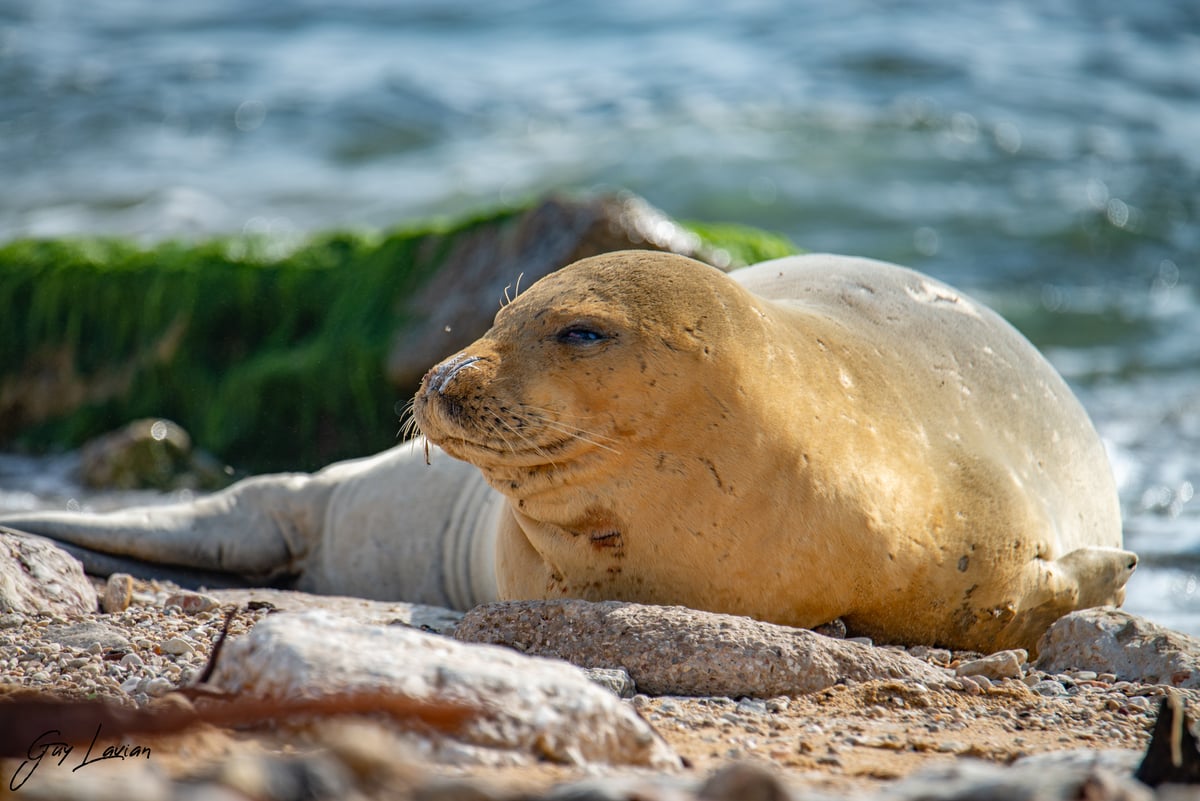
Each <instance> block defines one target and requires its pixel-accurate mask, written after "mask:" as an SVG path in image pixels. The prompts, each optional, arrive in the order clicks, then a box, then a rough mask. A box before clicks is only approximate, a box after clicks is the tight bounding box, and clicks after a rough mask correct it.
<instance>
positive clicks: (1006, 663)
mask: <svg viewBox="0 0 1200 801" xmlns="http://www.w3.org/2000/svg"><path fill="white" fill-rule="evenodd" d="M1028 658H1029V655H1028V654H1027V653H1025V651H1024V650H1023V649H1020V648H1017V649H1014V650H1011V651H997V652H996V653H994V654H992V655H991V656H985V657H983V658H982V659H972V660H971V661H969V662H963V663H962V664H960V665H959V666H958V667H957V668H955V669H954V675H956V676H983V677H985V678H988V679H992V680H993V681H999V680H1000V679H1019V678H1021V665H1024V664H1025V660H1026V659H1028Z"/></svg>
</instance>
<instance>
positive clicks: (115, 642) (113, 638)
mask: <svg viewBox="0 0 1200 801" xmlns="http://www.w3.org/2000/svg"><path fill="white" fill-rule="evenodd" d="M44 636H45V638H46V639H47V640H49V641H50V642H56V643H58V644H59V645H67V646H70V647H71V648H78V649H79V650H81V651H90V652H94V653H101V652H102V651H104V650H105V649H109V650H114V651H128V650H131V649H132V648H133V645H132V643H130V642H129V639H128V638H127V637H126V636H125V633H124V632H123V631H121V630H120V629H117V628H114V627H112V626H109V625H108V624H106V623H100V622H98V621H95V620H85V621H83V622H81V623H65V624H57V625H53V626H47V627H46V633H45V635H44Z"/></svg>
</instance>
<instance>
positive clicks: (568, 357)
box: [414, 251, 1136, 651]
mask: <svg viewBox="0 0 1200 801" xmlns="http://www.w3.org/2000/svg"><path fill="white" fill-rule="evenodd" d="M751 290H753V291H751ZM572 326H576V327H578V326H583V327H585V328H587V329H589V330H596V331H598V332H602V333H603V334H604V335H605V337H606V338H605V339H603V340H602V341H599V342H596V343H591V344H579V343H569V342H563V341H560V338H559V334H560V333H561V332H562V331H564V330H565V329H567V328H570V327H572ZM414 412H415V414H416V417H417V420H418V422H419V424H420V427H421V429H422V431H423V432H424V433H425V435H426V436H427V437H428V438H429V439H430V440H431V441H433V442H434V443H436V444H438V445H440V446H441V447H442V448H443V449H444V450H445V451H447V452H448V453H450V454H451V455H453V456H455V457H457V458H459V459H463V460H465V461H468V462H470V463H472V464H474V465H476V466H477V467H478V468H479V469H480V470H481V471H482V472H483V475H484V477H485V478H486V480H487V481H488V483H489V484H490V485H491V486H492V487H493V488H494V489H496V490H498V491H499V492H501V493H502V494H503V495H504V496H505V497H506V498H507V500H508V505H507V510H506V511H504V512H502V513H501V514H502V519H501V522H500V528H499V533H498V541H497V544H496V573H497V585H498V588H499V592H500V595H501V597H503V598H514V599H515V598H554V597H578V598H587V599H594V600H599V599H621V600H629V601H638V602H646V603H659V604H683V605H687V606H691V607H694V608H700V609H709V610H713V611H720V612H730V613H735V614H745V615H750V616H752V617H755V618H759V619H762V620H769V621H774V622H778V623H783V624H788V625H796V626H814V625H818V624H821V623H825V622H828V621H830V620H832V619H834V618H838V617H841V618H843V619H844V620H845V621H846V623H847V625H848V626H849V628H850V629H851V630H852V631H853V632H855V633H859V634H866V635H869V636H872V637H874V638H876V639H878V640H882V641H889V642H910V643H911V642H922V643H936V644H941V645H946V646H951V647H958V648H973V649H979V650H984V651H988V650H994V649H997V648H1002V647H1008V646H1022V647H1026V648H1032V647H1033V646H1034V645H1035V644H1036V640H1037V638H1038V636H1040V634H1041V633H1042V631H1044V629H1045V628H1046V627H1047V626H1048V625H1049V623H1050V622H1052V621H1053V620H1054V619H1056V618H1057V617H1058V616H1060V615H1061V614H1064V613H1065V612H1067V611H1070V610H1072V609H1074V608H1077V607H1079V606H1084V605H1096V604H1105V603H1120V601H1121V600H1122V597H1123V592H1124V590H1123V586H1124V583H1125V581H1126V579H1127V578H1128V576H1129V572H1130V571H1131V570H1132V567H1133V565H1134V564H1135V563H1136V558H1135V557H1134V556H1133V555H1132V554H1130V553H1128V552H1126V551H1121V550H1119V548H1120V546H1121V529H1120V516H1119V511H1118V508H1117V504H1116V493H1115V487H1114V484H1113V480H1112V476H1111V473H1110V470H1109V467H1108V463H1107V460H1106V458H1105V455H1104V451H1103V447H1102V446H1101V444H1100V442H1099V440H1098V438H1097V436H1096V434H1095V432H1094V430H1093V429H1092V427H1091V424H1090V423H1089V421H1088V419H1087V416H1086V414H1085V413H1084V411H1083V409H1082V408H1081V407H1080V406H1079V404H1078V402H1077V401H1076V400H1075V399H1074V397H1073V396H1072V395H1071V393H1070V391H1069V390H1068V388H1067V387H1066V385H1065V384H1064V383H1063V382H1062V380H1061V378H1059V377H1058V375H1057V374H1056V373H1055V372H1054V370H1053V369H1052V368H1051V367H1050V366H1049V364H1048V363H1047V362H1046V361H1045V360H1044V359H1043V358H1042V357H1041V356H1040V355H1039V354H1038V353H1037V352H1036V350H1035V349H1034V348H1033V347H1032V346H1031V345H1030V344H1029V343H1028V342H1027V341H1026V340H1024V338H1022V337H1021V336H1020V335H1019V334H1018V333H1017V332H1016V331H1015V330H1014V329H1012V328H1011V327H1010V326H1009V325H1008V324H1007V323H1005V322H1004V321H1003V320H1001V319H1000V318H999V317H998V316H996V315H995V314H994V313H992V312H991V311H989V310H988V309H986V308H984V307H983V306H982V305H980V304H978V303H977V302H974V301H972V300H970V299H969V298H966V297H964V296H962V295H961V294H959V293H957V292H955V291H954V290H952V289H950V288H949V287H946V286H945V285H943V284H940V283H938V282H936V281H933V280H932V279H929V278H926V277H925V276H921V275H920V274H918V273H915V272H912V271H909V270H905V269H903V268H899V267H895V266H893V265H886V264H882V263H879V262H870V261H866V260H861V259H847V258H844V257H831V256H809V257H797V258H791V259H784V260H780V261H778V262H769V263H766V264H761V265H757V266H756V267H754V268H750V269H748V270H743V271H739V272H738V273H735V274H733V277H730V276H727V275H725V274H722V273H720V272H719V271H717V270H713V269H711V268H708V267H705V266H703V265H700V264H697V263H695V262H691V261H689V260H687V259H684V258H682V257H679V256H673V255H669V254H659V253H650V252H641V251H638V252H624V253H617V254H609V255H606V256H600V257H596V258H593V259H587V260H584V261H582V262H578V263H576V264H574V265H571V266H570V267H567V268H565V269H563V270H561V271H559V272H558V273H555V274H552V275H550V276H548V277H546V278H545V279H543V280H542V281H540V282H538V283H537V284H535V285H534V286H533V287H531V288H530V289H529V290H528V291H526V292H525V293H523V294H521V295H520V296H519V297H518V298H516V299H515V300H514V301H513V303H512V304H511V305H508V306H506V307H505V308H503V309H502V310H501V311H500V313H499V314H498V315H497V317H496V321H495V325H494V327H493V328H492V329H491V330H490V331H489V332H488V333H487V334H486V335H484V337H483V338H481V339H480V340H479V341H477V342H476V343H474V344H473V345H471V346H469V347H468V348H466V349H465V350H464V351H462V352H460V353H459V354H456V355H455V356H454V357H452V358H451V359H449V360H447V361H446V362H443V363H442V364H441V365H439V366H438V367H435V368H434V369H433V370H431V371H430V373H429V374H428V375H427V376H426V380H425V382H423V385H422V389H421V391H420V392H419V393H418V397H417V401H416V404H415V408H414ZM1064 557H1066V558H1064Z"/></svg>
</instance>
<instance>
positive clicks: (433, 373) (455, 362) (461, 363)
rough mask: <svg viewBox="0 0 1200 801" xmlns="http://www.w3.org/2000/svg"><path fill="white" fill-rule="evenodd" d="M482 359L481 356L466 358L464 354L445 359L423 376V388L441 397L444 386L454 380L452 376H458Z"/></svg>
mask: <svg viewBox="0 0 1200 801" xmlns="http://www.w3.org/2000/svg"><path fill="white" fill-rule="evenodd" d="M482 359H483V357H482V356H468V355H466V354H465V353H460V354H458V355H457V356H454V357H452V358H450V359H447V360H446V361H444V362H442V363H441V364H439V365H437V366H435V367H434V368H433V369H432V370H430V371H429V372H428V373H426V374H425V378H424V379H423V380H424V382H425V386H426V387H427V388H428V389H429V391H430V392H436V393H437V394H439V395H441V394H442V393H443V392H444V391H445V389H446V385H447V384H449V383H450V382H451V381H452V380H454V376H456V375H458V373H459V371H460V370H464V369H466V368H467V367H470V366H471V365H473V364H475V362H478V361H482ZM475 369H476V370H478V369H479V368H478V367H476V368H475Z"/></svg>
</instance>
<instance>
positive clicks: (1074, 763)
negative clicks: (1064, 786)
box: [1012, 748, 1142, 776]
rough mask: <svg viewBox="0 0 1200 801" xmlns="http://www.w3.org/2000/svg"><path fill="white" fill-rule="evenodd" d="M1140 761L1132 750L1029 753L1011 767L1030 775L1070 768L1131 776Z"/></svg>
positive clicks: (1089, 749) (1140, 755)
mask: <svg viewBox="0 0 1200 801" xmlns="http://www.w3.org/2000/svg"><path fill="white" fill-rule="evenodd" d="M1141 761H1142V752H1141V751H1135V750H1133V749H1132V748H1076V749H1073V750H1070V751H1045V752H1043V753H1040V754H1030V755H1029V756H1023V757H1021V758H1020V759H1018V760H1016V761H1015V762H1013V763H1012V766H1013V767H1014V768H1017V769H1018V770H1024V771H1031V772H1037V771H1040V770H1045V769H1047V768H1054V769H1059V768H1073V769H1076V770H1080V771H1087V770H1095V769H1096V768H1104V769H1105V770H1107V771H1109V772H1110V773H1112V774H1114V775H1117V776H1132V775H1133V772H1134V771H1135V770H1136V769H1137V766H1138V765H1139V764H1140V763H1141Z"/></svg>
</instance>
